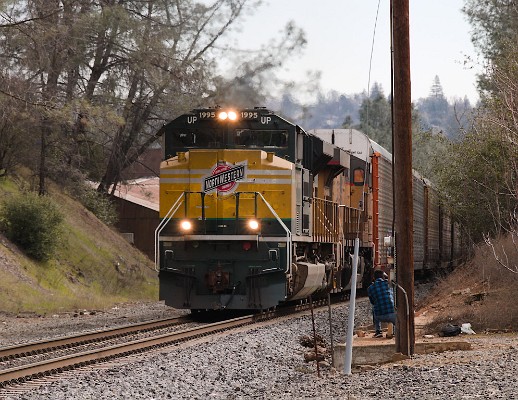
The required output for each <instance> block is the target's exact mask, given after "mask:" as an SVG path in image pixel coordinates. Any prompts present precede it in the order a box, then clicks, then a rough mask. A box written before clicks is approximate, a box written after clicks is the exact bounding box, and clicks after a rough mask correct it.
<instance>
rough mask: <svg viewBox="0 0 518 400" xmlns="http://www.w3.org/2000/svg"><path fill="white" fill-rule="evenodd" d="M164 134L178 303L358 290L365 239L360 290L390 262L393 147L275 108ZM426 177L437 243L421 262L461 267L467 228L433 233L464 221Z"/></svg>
mask: <svg viewBox="0 0 518 400" xmlns="http://www.w3.org/2000/svg"><path fill="white" fill-rule="evenodd" d="M159 134H161V135H162V138H163V149H164V161H163V162H162V164H161V168H160V217H161V223H160V225H159V226H158V228H157V230H156V237H155V240H156V265H157V269H158V271H159V281H160V299H161V300H165V303H166V304H167V305H170V306H173V307H175V308H187V309H191V310H205V309H268V308H271V307H275V306H277V305H279V304H281V303H283V302H289V301H294V300H302V299H305V298H307V297H308V296H309V295H313V294H315V295H317V294H326V293H328V292H332V293H335V292H343V291H347V290H349V289H350V282H351V271H352V267H351V254H352V252H353V247H354V240H355V238H357V237H358V238H359V239H360V257H359V266H358V267H359V268H358V280H357V281H358V285H359V286H360V287H361V286H365V285H366V284H368V283H369V282H370V278H371V271H372V269H373V268H374V267H375V266H376V267H385V268H390V263H391V256H392V248H391V247H390V246H389V243H388V242H389V241H388V240H386V239H385V237H386V236H390V235H391V233H392V232H391V226H392V222H391V219H392V187H391V179H392V176H391V162H390V154H388V152H387V151H386V150H384V149H382V148H381V147H380V146H378V145H376V144H375V143H374V142H372V141H371V140H369V138H368V137H366V136H365V135H363V134H361V133H360V132H357V131H353V130H345V131H341V130H340V131H338V130H335V131H325V130H319V131H314V132H313V133H308V132H305V131H304V130H303V129H302V128H300V127H299V126H297V125H295V124H292V123H290V122H288V121H286V120H285V119H283V118H281V117H280V116H278V115H276V114H275V113H273V112H271V111H270V110H267V109H265V108H253V109H243V110H224V109H222V108H207V109H197V110H193V111H192V112H190V113H188V114H184V115H182V116H180V117H178V118H176V119H174V120H173V121H171V122H170V123H168V124H167V125H165V126H164V127H163V128H162V129H161V131H160V132H159ZM414 178H415V179H414V193H422V196H416V198H419V201H420V202H421V204H420V205H419V206H417V207H420V208H419V209H420V210H421V214H422V218H423V220H422V221H423V223H422V224H420V225H419V226H420V228H419V230H418V231H419V232H417V231H416V237H417V238H420V240H421V242H424V243H425V244H423V246H426V248H425V247H423V255H422V256H421V257H420V260H422V262H421V263H420V264H416V269H419V268H432V267H434V266H436V265H437V266H439V265H438V264H437V263H440V262H442V261H443V260H444V257H446V258H448V261H444V262H447V263H451V261H452V254H453V252H452V251H451V249H452V248H453V246H452V245H453V240H454V238H455V237H456V235H452V234H451V231H450V234H449V235H446V234H443V233H441V232H434V233H432V231H434V230H436V229H445V230H446V228H447V227H448V226H449V227H450V228H451V227H452V226H454V225H452V224H451V223H450V222H449V219H447V220H446V219H444V220H443V219H441V215H443V214H444V213H443V214H441V209H440V206H439V205H438V203H437V202H436V203H433V202H434V201H436V198H435V197H434V195H433V189H432V187H431V185H429V184H427V183H426V181H425V180H423V179H421V178H420V177H419V176H418V175H415V177H414ZM425 196H426V197H425ZM429 204H434V205H435V204H437V207H435V206H434V207H433V210H432V211H431V212H428V211H425V210H427V208H426V207H425V205H429ZM445 218H446V217H445ZM428 230H429V231H430V232H429V233H428ZM445 245H449V246H450V247H449V249H450V250H449V252H448V251H447V250H446V249H445V248H443V247H441V246H445ZM425 254H430V255H429V256H426V255H425ZM434 257H435V258H434ZM425 262H426V263H428V264H425Z"/></svg>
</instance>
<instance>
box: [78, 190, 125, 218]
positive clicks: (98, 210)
mask: <svg viewBox="0 0 518 400" xmlns="http://www.w3.org/2000/svg"><path fill="white" fill-rule="evenodd" d="M73 195H74V196H75V197H76V198H77V199H78V200H79V201H80V202H81V203H82V204H83V205H84V206H85V207H86V208H87V209H89V210H90V211H91V212H93V213H94V214H95V216H96V217H97V218H99V219H100V220H101V221H102V222H104V223H105V224H106V225H113V224H115V223H116V222H117V218H118V217H117V209H116V207H115V204H113V202H112V201H111V200H110V198H109V196H106V195H104V194H102V193H99V192H98V191H97V190H95V189H92V188H91V187H88V186H87V185H85V184H82V185H81V184H78V185H77V186H76V187H75V188H74V191H73Z"/></svg>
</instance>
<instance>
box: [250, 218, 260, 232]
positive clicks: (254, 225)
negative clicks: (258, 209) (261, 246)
mask: <svg viewBox="0 0 518 400" xmlns="http://www.w3.org/2000/svg"><path fill="white" fill-rule="evenodd" d="M248 227H249V228H250V229H251V230H253V231H256V230H258V229H259V221H257V220H256V219H251V220H249V221H248Z"/></svg>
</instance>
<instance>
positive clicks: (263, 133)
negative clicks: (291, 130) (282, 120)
mask: <svg viewBox="0 0 518 400" xmlns="http://www.w3.org/2000/svg"><path fill="white" fill-rule="evenodd" d="M230 139H231V140H233V142H234V143H233V144H235V145H236V146H237V147H251V146H255V147H277V148H286V147H288V132H287V131H285V130H282V131H280V130H253V129H236V134H235V135H234V136H233V137H232V138H230Z"/></svg>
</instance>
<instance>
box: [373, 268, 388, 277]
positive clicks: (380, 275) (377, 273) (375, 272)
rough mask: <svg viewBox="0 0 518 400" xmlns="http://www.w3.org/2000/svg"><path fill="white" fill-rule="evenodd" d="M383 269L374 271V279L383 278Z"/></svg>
mask: <svg viewBox="0 0 518 400" xmlns="http://www.w3.org/2000/svg"><path fill="white" fill-rule="evenodd" d="M383 275H385V274H384V273H383V271H382V270H381V269H377V270H375V271H374V279H378V278H383Z"/></svg>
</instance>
